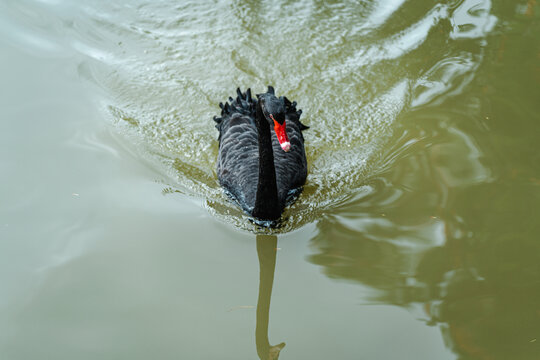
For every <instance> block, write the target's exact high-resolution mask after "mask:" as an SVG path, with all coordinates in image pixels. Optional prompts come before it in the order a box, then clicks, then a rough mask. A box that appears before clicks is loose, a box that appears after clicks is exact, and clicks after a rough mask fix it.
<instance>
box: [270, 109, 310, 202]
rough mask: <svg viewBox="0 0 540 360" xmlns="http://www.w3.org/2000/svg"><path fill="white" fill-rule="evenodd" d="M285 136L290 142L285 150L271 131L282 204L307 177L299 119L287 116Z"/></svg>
mask: <svg viewBox="0 0 540 360" xmlns="http://www.w3.org/2000/svg"><path fill="white" fill-rule="evenodd" d="M287 136H288V137H289V141H290V142H291V149H290V151H288V152H285V151H283V149H282V148H281V145H279V141H278V139H277V136H276V134H275V133H273V132H272V148H273V150H274V164H275V167H276V180H277V185H278V197H279V200H280V202H281V203H282V206H285V205H286V203H287V202H288V200H290V197H291V196H293V197H294V195H295V193H298V192H299V190H300V189H301V187H302V186H303V185H304V183H305V182H306V177H307V160H306V151H305V149H304V137H303V136H302V130H301V123H300V121H289V119H288V118H287Z"/></svg>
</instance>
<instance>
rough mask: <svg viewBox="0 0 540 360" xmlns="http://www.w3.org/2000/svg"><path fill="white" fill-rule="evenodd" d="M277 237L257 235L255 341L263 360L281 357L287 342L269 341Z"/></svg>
mask: <svg viewBox="0 0 540 360" xmlns="http://www.w3.org/2000/svg"><path fill="white" fill-rule="evenodd" d="M276 251H277V237H276V236H270V235H257V254H258V255H259V269H260V272H259V299H258V300H257V325H256V329H255V343H256V345H257V354H258V355H259V358H260V359H261V360H274V359H277V358H279V352H280V351H281V349H283V347H284V346H285V343H280V344H277V345H273V346H272V345H270V342H269V341H268V320H269V315H270V298H271V297H272V286H273V284H274V270H275V268H276Z"/></svg>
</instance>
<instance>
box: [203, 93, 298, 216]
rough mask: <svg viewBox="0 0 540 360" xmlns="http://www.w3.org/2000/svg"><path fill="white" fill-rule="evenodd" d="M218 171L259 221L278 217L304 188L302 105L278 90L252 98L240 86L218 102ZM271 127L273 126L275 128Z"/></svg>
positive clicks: (225, 186) (238, 199)
mask: <svg viewBox="0 0 540 360" xmlns="http://www.w3.org/2000/svg"><path fill="white" fill-rule="evenodd" d="M220 107H221V117H214V120H215V121H216V123H217V125H216V128H217V129H218V130H219V154H218V161H217V175H218V178H219V182H220V184H221V186H222V187H223V188H224V189H225V190H226V191H227V192H228V194H229V195H230V196H231V197H232V198H233V199H235V200H236V201H237V202H238V204H239V205H240V206H241V207H242V209H243V210H244V211H245V212H246V213H247V214H249V215H251V216H253V217H254V218H256V219H258V220H265V221H266V220H270V221H274V220H278V219H279V218H280V217H281V213H282V212H283V210H284V208H285V206H287V204H288V203H290V202H291V201H292V200H294V199H295V198H296V196H298V195H299V194H300V192H301V191H302V186H303V185H304V183H305V181H306V177H307V161H306V153H305V150H304V137H303V136H302V131H303V130H305V129H307V128H308V127H307V126H305V125H303V124H302V123H301V122H300V115H301V114H302V110H297V109H296V103H295V102H292V103H291V102H290V101H289V100H288V99H287V98H286V97H283V96H281V97H279V98H278V97H276V96H275V93H274V89H273V88H272V87H271V86H269V87H268V91H267V92H266V93H263V94H258V95H257V97H256V98H252V96H251V90H250V89H248V90H247V91H246V92H245V93H242V92H241V91H240V89H237V97H236V99H233V98H229V102H226V103H225V105H223V104H222V103H220ZM272 129H273V130H272Z"/></svg>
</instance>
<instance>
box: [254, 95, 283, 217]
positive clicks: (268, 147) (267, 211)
mask: <svg viewBox="0 0 540 360" xmlns="http://www.w3.org/2000/svg"><path fill="white" fill-rule="evenodd" d="M255 124H256V125H257V132H258V134H259V180H258V182H257V197H256V199H255V207H254V208H253V216H254V217H256V218H258V219H262V220H277V219H279V217H280V215H281V214H280V211H279V200H278V191H277V184H276V168H275V166H274V151H273V150H272V134H271V133H270V125H269V124H268V121H267V120H266V118H265V117H264V115H263V113H262V109H261V106H260V105H259V104H257V113H256V119H255Z"/></svg>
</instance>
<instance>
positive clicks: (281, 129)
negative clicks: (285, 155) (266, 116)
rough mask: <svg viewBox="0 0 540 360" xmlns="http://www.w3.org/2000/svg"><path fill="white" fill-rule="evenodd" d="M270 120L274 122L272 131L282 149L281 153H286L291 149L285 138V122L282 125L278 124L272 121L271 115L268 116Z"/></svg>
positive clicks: (287, 139)
mask: <svg viewBox="0 0 540 360" xmlns="http://www.w3.org/2000/svg"><path fill="white" fill-rule="evenodd" d="M270 118H271V119H272V120H274V131H275V132H276V135H277V138H278V141H279V144H280V145H281V148H282V149H283V151H285V152H288V151H289V150H290V149H291V143H290V142H289V138H288V137H287V127H286V123H285V121H284V122H283V124H280V123H278V122H277V121H276V120H275V119H274V117H273V116H272V115H270Z"/></svg>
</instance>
